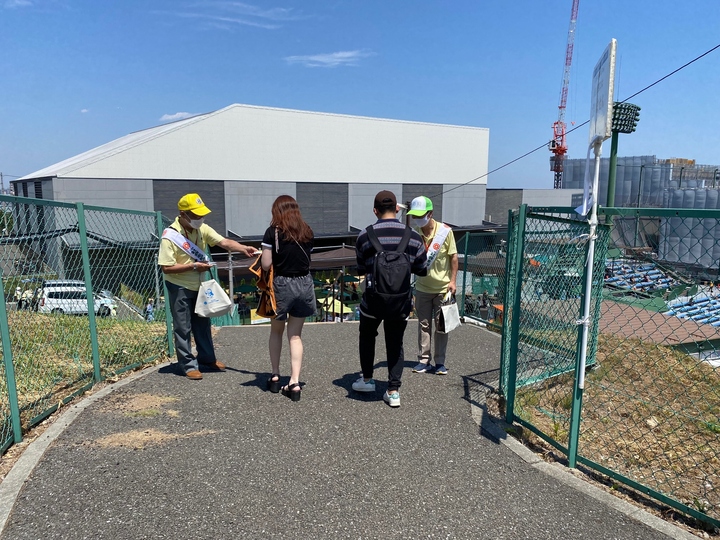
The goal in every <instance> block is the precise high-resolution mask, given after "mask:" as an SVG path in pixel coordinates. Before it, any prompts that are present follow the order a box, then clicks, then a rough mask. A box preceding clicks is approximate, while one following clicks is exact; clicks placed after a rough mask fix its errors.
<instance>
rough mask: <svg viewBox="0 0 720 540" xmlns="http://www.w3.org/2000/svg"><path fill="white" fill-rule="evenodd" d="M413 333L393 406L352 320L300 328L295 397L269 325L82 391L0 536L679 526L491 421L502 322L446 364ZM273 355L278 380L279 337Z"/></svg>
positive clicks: (643, 535)
mask: <svg viewBox="0 0 720 540" xmlns="http://www.w3.org/2000/svg"><path fill="white" fill-rule="evenodd" d="M416 332H417V326H416V323H414V322H411V323H410V325H409V326H408V330H407V333H406V336H405V346H406V363H405V365H406V370H405V372H404V374H403V386H402V388H401V402H402V405H401V407H400V408H397V409H392V408H390V407H388V406H387V405H386V404H385V403H384V402H383V401H382V393H383V392H384V390H385V388H386V381H387V369H386V365H385V360H384V358H385V354H384V341H383V337H382V332H381V334H380V336H379V337H378V346H377V349H376V350H377V359H378V364H377V366H378V367H377V371H376V379H377V384H378V388H377V393H376V394H374V395H364V394H357V393H354V392H353V391H352V390H351V388H350V385H351V384H352V382H353V381H354V380H355V379H356V378H357V376H358V371H359V360H358V352H357V350H358V344H357V339H358V326H357V323H334V324H333V323H329V324H309V325H306V326H305V328H304V331H303V342H304V345H305V357H304V363H303V371H302V377H301V381H302V382H303V383H304V386H303V391H302V399H301V400H300V401H299V402H296V403H293V402H291V401H290V400H289V399H288V398H286V397H284V396H282V395H281V394H271V393H269V392H266V391H265V380H266V378H267V374H268V372H269V360H268V353H267V341H268V335H269V329H268V327H267V326H252V327H251V326H245V327H225V328H222V329H221V330H220V331H219V332H218V334H217V336H216V339H215V341H216V348H217V351H218V357H219V358H220V359H221V360H223V361H224V362H226V363H227V364H228V366H229V367H230V368H229V369H228V371H226V372H224V373H206V374H205V377H204V379H203V380H202V381H190V380H188V379H187V378H185V377H182V376H180V375H179V374H178V372H177V370H176V369H175V368H176V366H175V365H174V364H170V365H165V366H162V367H160V368H159V369H157V368H155V369H150V370H148V372H147V373H146V374H144V376H141V377H135V378H133V379H132V381H131V382H129V383H124V384H119V385H117V387H116V388H114V389H111V390H112V391H111V392H108V393H106V394H104V395H103V396H102V397H101V398H99V399H97V398H96V399H91V401H89V402H88V403H87V404H86V406H85V407H84V408H83V410H82V411H81V412H79V414H77V417H76V418H75V419H74V420H73V421H72V422H71V423H69V425H67V427H64V428H63V429H62V430H61V431H59V433H58V435H57V437H56V438H54V440H53V441H52V443H51V444H50V445H49V447H48V448H47V450H46V451H44V453H42V454H41V455H40V456H39V461H38V463H37V465H36V466H34V468H29V471H28V472H29V476H27V478H26V479H24V481H23V483H22V488H21V489H20V491H19V494H18V495H17V498H16V500H14V505H13V506H12V511H11V512H10V514H9V517H8V519H7V521H6V524H5V527H4V529H3V530H2V533H1V534H0V540H24V539H38V538H43V539H60V538H62V539H83V538H88V539H90V538H92V539H113V540H117V539H141V538H152V539H156V538H157V539H161V538H173V539H206V538H207V539H218V538H221V539H225V538H308V539H315V538H352V539H369V538H383V537H397V538H492V539H522V538H532V539H558V538H573V539H603V540H607V539H634V540H644V539H647V540H657V539H659V538H683V537H686V536H685V534H687V533H683V531H680V529H676V528H674V527H672V526H670V525H665V524H664V522H660V520H657V519H655V518H652V516H648V515H647V514H645V513H644V512H642V511H640V510H638V509H636V508H634V507H632V508H630V509H628V508H629V505H627V504H626V503H620V502H619V501H618V502H615V500H614V498H613V497H612V496H610V495H607V496H606V497H605V498H604V496H603V495H602V494H601V495H598V494H597V493H593V492H592V490H588V489H587V488H586V487H584V486H586V484H585V483H583V482H582V481H579V480H576V479H575V478H574V477H572V475H570V474H569V473H567V472H563V471H560V468H561V467H560V466H551V465H549V464H544V463H542V462H541V461H540V460H539V459H533V457H532V455H531V454H529V453H527V452H526V453H523V450H522V449H518V447H519V446H520V445H519V443H516V442H514V441H508V440H505V436H504V432H503V431H502V430H501V429H498V428H497V426H496V425H494V424H493V425H490V422H489V420H488V418H487V416H485V417H483V415H482V403H481V399H480V398H477V397H476V396H478V395H480V394H482V390H483V388H484V385H486V384H490V383H492V382H493V381H496V380H497V379H498V367H499V350H500V338H499V337H498V336H497V335H496V334H493V333H491V332H489V331H487V330H485V329H481V328H476V327H471V326H469V325H464V326H463V327H461V328H459V329H458V330H456V331H455V332H453V334H452V335H451V337H450V344H449V354H448V362H447V365H448V368H449V370H450V372H449V374H448V375H447V376H439V375H428V374H414V373H412V372H411V370H410V368H411V367H412V366H413V365H414V364H415V358H414V351H415V345H414V344H415V342H416ZM281 366H282V370H283V380H286V378H287V376H288V374H289V356H288V351H287V342H286V343H285V346H284V350H283V360H282V364H281ZM138 404H141V405H142V404H145V405H144V407H143V406H138ZM478 424H480V425H478ZM33 444H35V443H33ZM513 445H515V446H513ZM31 446H32V445H31ZM528 456H529V457H528ZM26 466H27V465H26ZM30 470H31V472H30ZM3 484H4V483H3ZM2 487H3V485H0V490H1V489H2ZM663 527H665V528H663Z"/></svg>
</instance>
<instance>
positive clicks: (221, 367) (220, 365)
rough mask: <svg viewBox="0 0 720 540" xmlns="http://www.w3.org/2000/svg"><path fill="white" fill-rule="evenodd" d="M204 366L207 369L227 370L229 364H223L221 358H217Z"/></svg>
mask: <svg viewBox="0 0 720 540" xmlns="http://www.w3.org/2000/svg"><path fill="white" fill-rule="evenodd" d="M202 366H203V367H205V368H207V369H214V370H216V371H225V369H226V368H227V366H226V365H225V364H223V363H222V362H221V361H220V360H215V362H214V363H212V364H202Z"/></svg>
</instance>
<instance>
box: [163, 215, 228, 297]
mask: <svg viewBox="0 0 720 540" xmlns="http://www.w3.org/2000/svg"><path fill="white" fill-rule="evenodd" d="M170 228H171V229H175V230H176V231H177V232H179V233H180V234H182V235H183V236H185V230H184V229H183V228H182V225H180V221H179V220H178V218H175V221H174V222H173V223H172V224H171V225H170ZM186 238H187V239H188V240H190V241H191V242H192V243H193V244H195V245H196V246H197V247H199V248H200V249H202V250H203V251H205V249H206V248H207V246H208V245H210V246H215V245H217V244H219V243H220V242H222V241H223V237H222V236H221V235H220V234H218V233H217V231H215V229H213V228H212V227H211V226H210V225H206V224H205V223H203V224H202V225H201V226H200V228H199V229H197V230H193V231H192V232H190V234H189V235H188V236H187V237H186ZM193 262H195V259H193V258H192V257H191V256H190V255H188V254H187V253H185V252H184V251H183V250H182V249H181V248H180V246H178V245H177V244H175V242H173V241H171V240H168V239H167V238H162V239H161V240H160V251H159V252H158V264H159V265H160V266H173V265H176V264H192V263H193ZM163 277H164V278H165V281H168V282H170V283H174V284H175V285H179V286H180V287H184V288H185V289H188V290H191V291H197V290H198V289H200V277H201V273H200V272H194V271H190V272H181V273H180V274H163Z"/></svg>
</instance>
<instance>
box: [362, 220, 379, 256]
mask: <svg viewBox="0 0 720 540" xmlns="http://www.w3.org/2000/svg"><path fill="white" fill-rule="evenodd" d="M365 230H366V231H367V235H368V240H370V244H372V247H373V248H374V249H375V253H380V252H381V251H383V247H382V244H381V243H380V240H379V239H378V237H377V233H376V232H375V229H374V227H373V226H372V225H368V226H367V228H366V229H365Z"/></svg>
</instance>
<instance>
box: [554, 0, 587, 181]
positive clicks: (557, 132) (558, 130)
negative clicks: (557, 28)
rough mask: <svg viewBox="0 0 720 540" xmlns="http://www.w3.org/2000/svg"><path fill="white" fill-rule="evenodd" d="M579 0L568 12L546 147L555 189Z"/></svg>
mask: <svg viewBox="0 0 720 540" xmlns="http://www.w3.org/2000/svg"><path fill="white" fill-rule="evenodd" d="M579 4H580V0H573V3H572V11H571V12H570V28H569V30H568V38H567V48H566V49H565V69H564V71H563V82H562V89H561V90H560V105H558V109H559V111H558V119H557V122H555V123H554V124H553V138H552V140H551V141H550V144H549V145H548V148H549V149H550V151H551V152H552V153H553V156H552V157H551V158H550V170H551V171H553V172H554V173H555V182H554V184H553V187H554V188H555V189H560V188H562V172H563V164H564V162H565V154H567V143H566V141H565V134H566V127H567V126H566V125H565V106H566V105H567V96H568V86H569V85H570V66H572V57H573V47H574V45H575V25H576V23H577V15H578V5H579Z"/></svg>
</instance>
